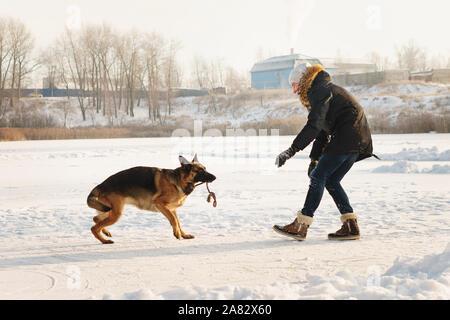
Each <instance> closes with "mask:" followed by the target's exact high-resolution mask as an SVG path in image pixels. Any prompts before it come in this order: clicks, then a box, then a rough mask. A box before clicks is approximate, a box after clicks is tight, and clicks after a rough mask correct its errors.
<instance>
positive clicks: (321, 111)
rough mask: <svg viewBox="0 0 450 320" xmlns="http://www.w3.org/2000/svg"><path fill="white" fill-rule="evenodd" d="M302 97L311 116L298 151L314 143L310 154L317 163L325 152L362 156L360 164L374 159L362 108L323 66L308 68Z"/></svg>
mask: <svg viewBox="0 0 450 320" xmlns="http://www.w3.org/2000/svg"><path fill="white" fill-rule="evenodd" d="M299 96H300V101H301V102H302V104H303V105H304V106H305V107H306V108H307V109H308V110H309V115H308V122H307V123H306V125H305V127H304V128H303V129H302V130H301V132H300V133H299V134H298V135H297V137H296V138H295V140H294V142H293V143H292V147H293V148H294V149H295V150H297V151H299V150H303V149H304V148H306V147H307V146H308V145H309V144H310V143H311V142H312V141H314V144H313V147H312V150H311V153H310V158H311V159H313V160H317V159H319V158H320V156H321V155H322V153H334V154H342V153H358V154H359V157H358V159H357V161H359V160H362V159H365V158H368V157H371V156H373V153H372V152H373V147H372V137H371V134H370V129H369V125H368V123H367V119H366V117H365V115H364V111H363V109H362V107H361V106H360V104H359V103H358V102H357V101H356V100H355V98H354V97H353V96H352V95H351V94H350V93H349V92H348V91H347V90H345V89H344V88H341V87H339V86H337V85H335V84H333V83H332V82H331V79H330V75H329V74H328V73H327V72H326V71H324V69H323V68H322V67H321V66H320V65H315V66H312V67H310V68H308V70H307V71H306V73H305V75H304V76H303V77H302V79H301V81H300V91H299Z"/></svg>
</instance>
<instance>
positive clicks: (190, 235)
mask: <svg viewBox="0 0 450 320" xmlns="http://www.w3.org/2000/svg"><path fill="white" fill-rule="evenodd" d="M182 236H183V238H184V239H194V238H195V236H193V235H192V234H183V235H182Z"/></svg>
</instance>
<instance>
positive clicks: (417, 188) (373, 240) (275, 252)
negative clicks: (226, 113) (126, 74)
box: [0, 134, 450, 299]
mask: <svg viewBox="0 0 450 320" xmlns="http://www.w3.org/2000/svg"><path fill="white" fill-rule="evenodd" d="M292 139H293V137H251V138H250V137H249V138H245V137H241V138H234V137H227V138H220V137H216V138H208V137H203V138H183V139H181V138H178V139H175V138H153V139H117V140H72V141H23V142H2V143H0V172H1V179H0V203H1V206H0V226H1V229H0V299H449V298H450V245H449V243H450V217H449V214H450V199H449V194H450V184H449V177H450V176H449V173H450V144H449V142H450V134H422V135H375V136H374V148H375V150H374V152H375V153H376V154H377V155H378V156H380V157H381V158H383V159H384V160H383V161H378V160H375V159H369V160H365V161H362V162H360V163H357V164H356V165H355V166H354V168H353V169H352V170H351V171H350V173H349V174H348V175H347V176H346V178H345V179H344V181H343V185H344V187H345V189H346V190H347V192H348V194H349V196H350V200H351V203H352V205H353V207H354V209H355V212H356V213H357V214H358V216H359V224H360V228H361V232H362V237H361V239H360V240H357V241H350V242H333V241H329V240H327V234H328V233H329V232H334V231H336V230H337V229H339V228H340V225H341V223H340V220H339V214H338V211H337V209H336V208H335V206H334V203H333V201H332V199H331V197H330V196H329V195H328V194H327V193H325V194H324V198H323V201H322V203H321V206H320V207H319V210H318V211H317V213H316V217H315V221H314V223H313V225H312V226H311V228H310V230H309V232H308V238H307V240H306V241H305V242H297V241H295V240H291V239H288V238H283V237H281V236H280V235H278V234H276V233H274V232H273V231H272V229H271V228H272V225H273V224H288V223H290V222H291V221H292V220H293V218H294V217H295V212H296V211H297V210H298V209H300V208H301V206H302V204H303V201H304V197H305V194H306V191H307V187H308V178H307V173H306V170H307V167H308V163H309V161H308V154H309V149H308V150H305V151H303V152H300V153H299V154H298V155H297V156H296V157H295V158H294V159H291V160H289V161H288V162H287V164H286V165H285V166H284V167H282V168H281V169H276V168H275V165H274V162H275V157H276V155H277V154H278V153H279V152H281V151H282V150H284V149H285V148H287V147H288V146H289V145H290V143H291V141H292ZM194 152H198V157H199V160H200V162H202V163H203V164H204V165H205V166H206V167H207V169H208V171H210V172H211V173H213V174H215V175H216V176H217V180H216V181H215V182H214V183H212V184H211V185H210V187H211V189H212V191H214V192H215V193H216V195H217V201H218V206H217V207H216V208H213V207H212V205H211V203H207V202H206V197H207V192H206V188H205V187H204V186H201V187H199V188H198V189H197V190H195V191H194V193H193V194H192V195H191V196H190V197H189V198H188V199H187V201H186V203H185V205H184V206H183V207H182V208H180V209H179V210H178V214H179V217H180V222H181V225H182V228H183V229H184V230H185V231H186V232H187V233H191V234H194V235H195V236H196V238H195V239H193V240H181V241H180V240H176V239H175V238H174V237H173V235H172V229H171V227H170V225H169V223H168V221H167V220H166V219H165V218H164V217H163V216H162V214H160V213H153V212H145V211H139V210H138V209H136V208H134V207H126V208H125V210H124V214H123V216H122V218H121V219H120V220H119V221H118V222H117V223H116V224H115V225H113V226H112V227H110V228H109V230H110V231H111V233H112V235H113V238H112V239H113V240H114V241H115V243H114V244H113V245H102V244H100V242H99V241H98V240H96V239H95V238H94V237H93V236H92V234H91V232H90V227H91V226H92V224H93V222H92V217H93V216H94V214H95V212H94V210H92V209H90V208H88V207H87V205H86V197H87V195H88V194H89V192H90V190H91V189H92V188H93V187H95V186H96V185H97V184H98V183H100V182H102V181H103V180H104V179H105V178H107V177H108V176H109V175H111V174H114V173H116V172H117V171H119V170H123V169H126V168H130V167H133V166H137V165H146V166H158V167H167V168H175V167H176V166H177V165H178V163H177V156H178V154H179V153H182V154H183V155H185V156H186V157H192V156H193V154H194Z"/></svg>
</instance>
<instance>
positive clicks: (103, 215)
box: [93, 210, 112, 238]
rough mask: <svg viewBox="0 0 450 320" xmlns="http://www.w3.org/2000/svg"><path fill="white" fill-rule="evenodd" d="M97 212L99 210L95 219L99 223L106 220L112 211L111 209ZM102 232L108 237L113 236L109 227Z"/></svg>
mask: <svg viewBox="0 0 450 320" xmlns="http://www.w3.org/2000/svg"><path fill="white" fill-rule="evenodd" d="M97 212H98V215H96V216H95V217H94V219H93V220H94V222H95V223H99V222H100V221H102V220H105V219H106V218H107V217H108V215H109V213H110V211H108V212H101V211H98V210H97ZM102 233H103V234H104V235H105V236H107V237H110V238H111V237H112V235H111V232H109V231H108V229H106V228H103V229H102Z"/></svg>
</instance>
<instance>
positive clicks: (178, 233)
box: [173, 230, 181, 240]
mask: <svg viewBox="0 0 450 320" xmlns="http://www.w3.org/2000/svg"><path fill="white" fill-rule="evenodd" d="M173 235H174V237H175V238H177V239H178V240H181V232H180V230H177V231H174V232H173Z"/></svg>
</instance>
